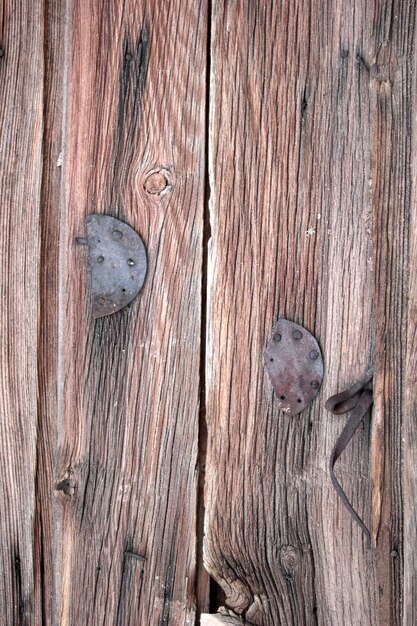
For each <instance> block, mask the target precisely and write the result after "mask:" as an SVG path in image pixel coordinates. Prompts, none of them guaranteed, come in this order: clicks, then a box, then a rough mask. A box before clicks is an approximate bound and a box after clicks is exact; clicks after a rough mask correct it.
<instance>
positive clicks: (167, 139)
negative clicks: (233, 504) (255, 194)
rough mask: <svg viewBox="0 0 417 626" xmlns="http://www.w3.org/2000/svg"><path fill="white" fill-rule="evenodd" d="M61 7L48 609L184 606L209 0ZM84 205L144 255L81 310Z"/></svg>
mask: <svg viewBox="0 0 417 626" xmlns="http://www.w3.org/2000/svg"><path fill="white" fill-rule="evenodd" d="M67 7H68V10H67V32H66V46H67V64H68V66H67V69H66V92H67V102H66V124H65V137H64V141H65V152H64V162H63V178H64V191H63V197H64V199H63V215H62V232H61V266H60V270H61V281H62V283H61V293H62V301H61V303H60V316H61V319H60V347H61V350H60V365H59V370H60V378H59V385H60V397H59V423H58V436H59V457H58V461H57V475H56V483H57V489H58V490H59V491H60V493H59V494H58V497H59V498H60V500H61V506H62V510H61V520H60V527H59V529H58V531H57V535H58V539H57V542H58V545H59V548H58V559H57V561H58V564H59V565H58V573H59V575H58V589H57V597H58V600H59V607H58V611H59V619H60V623H62V624H74V625H79V624H116V623H117V624H118V625H119V624H120V625H122V624H123V625H124V624H126V625H128V624H173V625H174V624H192V623H194V616H195V612H196V605H195V587H196V579H195V571H196V507H197V498H196V496H197V479H198V472H197V452H198V424H199V365H200V320H201V267H202V235H203V200H204V167H205V164H204V149H205V148H204V146H205V142H204V138H205V97H206V93H205V89H206V78H205V68H206V41H207V38H206V11H205V8H204V4H203V5H201V6H200V4H199V3H194V2H185V3H172V2H169V1H168V0H166V1H162V2H158V3H154V2H150V1H149V2H141V3H138V2H135V1H134V0H128V1H126V2H118V1H117V0H113V1H112V2H106V3H99V2H93V3H86V2H83V1H81V0H79V1H76V2H71V3H68V5H67ZM91 212H98V213H106V214H110V215H113V216H114V217H118V218H120V219H123V220H125V221H127V222H128V223H129V224H130V225H132V226H133V227H134V228H135V229H136V230H137V231H138V232H139V233H140V234H141V236H142V238H143V240H144V242H145V245H146V247H147V251H148V257H149V265H148V275H147V278H146V283H145V286H144V288H143V290H142V292H141V295H140V297H139V298H137V299H136V300H135V301H134V303H132V305H131V306H129V307H127V308H126V309H124V310H123V311H121V312H120V313H119V314H116V315H114V316H110V317H107V318H102V319H99V320H96V321H94V320H93V319H92V317H91V308H90V305H89V301H88V284H87V256H86V250H85V248H84V247H83V246H77V244H76V243H75V238H76V237H77V236H80V235H81V236H82V235H83V234H84V233H85V222H84V220H85V216H86V215H87V214H88V213H91ZM86 590H87V591H86ZM81 596H82V600H80V597H81Z"/></svg>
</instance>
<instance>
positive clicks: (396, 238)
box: [370, 1, 417, 625]
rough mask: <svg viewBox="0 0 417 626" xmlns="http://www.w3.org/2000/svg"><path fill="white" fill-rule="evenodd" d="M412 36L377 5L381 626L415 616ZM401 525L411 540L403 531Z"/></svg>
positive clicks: (411, 15) (411, 10)
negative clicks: (412, 584) (411, 363)
mask: <svg viewBox="0 0 417 626" xmlns="http://www.w3.org/2000/svg"><path fill="white" fill-rule="evenodd" d="M415 36H416V3H415V2H409V3H402V2H380V1H378V2H375V3H374V6H373V21H372V44H373V50H374V51H375V53H374V58H373V63H372V65H371V68H370V77H371V94H372V112H373V115H372V130H373V132H372V136H373V151H372V156H373V194H372V198H373V201H372V206H373V224H374V257H375V308H374V316H375V346H376V351H375V378H374V394H375V411H374V421H373V435H374V449H373V452H374V467H373V475H374V482H375V491H374V502H373V508H374V515H375V520H374V534H375V535H376V533H377V531H378V533H379V534H378V588H379V596H380V606H379V623H380V624H390V625H397V624H398V625H400V624H413V623H415V622H416V620H417V613H416V611H415V607H414V609H413V608H412V605H413V604H414V603H415V598H414V600H412V599H411V597H410V587H408V590H407V593H406V596H404V581H405V580H408V583H409V584H410V581H411V580H412V579H413V578H415V567H414V569H413V565H414V563H413V560H414V557H412V558H410V552H411V550H410V544H409V541H410V540H411V541H413V539H414V532H413V531H412V530H410V522H411V524H413V525H414V526H416V520H415V518H414V520H413V521H411V519H410V517H409V515H410V513H412V512H413V510H412V509H411V510H410V506H411V507H412V506H413V505H412V504H410V503H407V504H406V502H407V500H408V499H409V498H411V497H412V495H413V490H414V489H415V482H414V481H413V474H414V472H415V470H414V469H413V465H408V464H405V465H404V464H403V459H404V454H405V455H406V458H407V456H408V455H409V454H410V450H412V449H415V447H416V439H415V437H414V439H413V440H411V439H410V435H413V434H414V425H413V422H414V421H415V406H413V403H412V401H411V400H410V394H411V395H415V392H416V386H415V384H413V383H415V380H414V376H415V374H414V375H413V374H412V373H411V370H410V368H409V365H408V370H407V362H409V361H410V359H411V361H412V360H413V358H414V356H413V351H414V340H413V338H414V337H415V331H416V322H417V320H416V317H415V315H414V316H413V303H414V302H415V299H416V295H417V292H416V285H415V282H414V278H411V281H410V283H409V277H412V276H413V274H415V269H416V265H415V261H416V259H415V256H413V248H412V246H413V240H411V248H410V241H409V240H410V236H414V235H413V231H412V230H410V226H412V225H414V224H415V213H416V207H415V203H412V202H411V200H412V192H411V190H412V182H413V178H412V170H413V169H414V168H415V153H413V149H412V148H413V147H414V139H413V134H414V133H415V111H414V110H413V108H412V106H413V104H415V92H416V76H415V73H414V69H415V68H414V55H415ZM410 250H411V251H410ZM407 300H408V301H409V307H408V308H407ZM407 339H408V342H409V345H408V342H407ZM379 457H380V458H379ZM408 461H410V462H412V457H411V458H410V456H408ZM378 466H379V467H378ZM402 473H404V476H402ZM403 485H404V487H405V489H404V491H403ZM410 488H411V493H410ZM403 503H404V504H403ZM403 506H405V507H406V510H405V511H403ZM378 510H380V514H379V515H377V513H378ZM404 514H405V515H404ZM378 522H379V523H378ZM404 525H405V528H407V531H408V532H407V535H404V534H403V533H404ZM404 550H405V551H406V553H407V558H406V560H404V557H405V554H404ZM414 551H415V543H414V549H413V550H412V552H414ZM413 613H414V616H413V618H412V619H410V618H411V616H412V614H413Z"/></svg>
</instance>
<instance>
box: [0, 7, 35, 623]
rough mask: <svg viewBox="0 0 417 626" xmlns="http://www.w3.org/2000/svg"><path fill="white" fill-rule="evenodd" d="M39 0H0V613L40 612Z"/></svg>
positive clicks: (13, 619)
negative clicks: (36, 529) (37, 535)
mask: <svg viewBox="0 0 417 626" xmlns="http://www.w3.org/2000/svg"><path fill="white" fill-rule="evenodd" d="M42 17H43V3H42V2H30V1H26V0H22V2H19V3H17V4H14V5H12V3H10V2H7V1H3V2H0V48H1V55H0V84H1V90H0V163H1V167H0V207H1V210H0V265H1V276H0V289H1V298H0V328H1V342H0V371H1V383H0V407H1V408H0V411H1V419H0V438H1V446H0V472H1V476H2V480H1V481H0V498H1V502H2V503H3V505H2V515H1V519H0V551H1V563H2V575H1V576H0V622H1V623H2V624H35V623H39V624H40V623H41V619H40V610H41V608H40V606H41V600H40V581H39V578H38V575H37V571H36V567H35V562H36V554H35V553H36V546H35V545H34V520H35V499H36V490H37V484H36V435H37V422H38V409H37V397H38V373H37V340H38V323H39V319H38V306H39V211H40V198H41V180H42V95H43V72H44V63H43V19H42Z"/></svg>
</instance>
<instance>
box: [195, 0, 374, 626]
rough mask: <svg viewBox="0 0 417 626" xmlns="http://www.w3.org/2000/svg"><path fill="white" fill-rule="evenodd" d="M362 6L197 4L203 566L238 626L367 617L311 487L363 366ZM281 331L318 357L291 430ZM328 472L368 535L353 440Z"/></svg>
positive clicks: (364, 563) (359, 451)
mask: <svg viewBox="0 0 417 626" xmlns="http://www.w3.org/2000/svg"><path fill="white" fill-rule="evenodd" d="M369 9H370V7H369V3H366V2H364V1H360V2H355V3H345V2H341V1H336V2H332V3H328V2H323V1H319V0H317V1H313V2H307V1H305V2H303V1H302V2H298V3H252V2H248V1H246V0H235V1H234V2H229V3H223V2H220V1H216V0H215V1H214V3H213V25H212V29H213V37H212V62H211V67H212V73H211V107H210V118H211V122H210V144H211V145H210V164H209V165H210V169H211V181H210V182H211V194H212V195H211V197H212V202H211V228H212V241H211V256H210V272H209V286H210V290H209V303H210V308H209V316H208V319H209V324H210V326H209V338H208V348H207V350H208V372H207V381H208V388H207V419H208V425H209V433H208V441H209V450H208V461H207V489H206V509H207V519H206V542H205V563H206V566H207V568H208V569H209V571H210V573H211V574H212V576H213V577H214V578H215V579H216V581H217V582H218V583H219V584H220V585H221V586H222V587H223V589H224V590H225V592H226V596H227V597H226V606H227V607H228V608H229V609H233V611H234V612H235V613H236V615H244V616H245V619H246V620H247V621H248V622H249V623H251V624H259V625H260V624H262V625H266V624H267V625H271V626H272V625H274V626H275V625H276V624H306V625H308V624H317V623H319V624H362V625H364V626H366V625H368V626H371V625H374V624H376V623H377V619H378V618H377V616H378V611H379V598H378V584H377V581H378V577H377V574H376V569H377V562H376V556H375V554H374V553H373V552H372V551H368V550H367V549H366V545H365V542H364V538H363V536H362V534H361V531H360V530H359V528H358V527H357V526H356V525H355V524H354V523H353V522H352V520H351V519H350V517H349V516H348V514H347V513H346V511H345V509H344V508H343V506H342V505H341V503H340V501H339V500H338V498H337V496H336V494H335V492H334V490H333V488H332V486H331V483H330V479H329V475H328V459H329V457H330V451H331V449H332V447H333V445H334V442H335V441H336V438H337V436H338V434H339V433H340V431H341V428H342V425H343V424H344V421H345V418H344V417H341V418H335V417H334V416H330V415H329V414H328V413H326V411H325V410H324V401H325V399H326V398H328V397H329V396H330V395H332V394H333V393H335V392H336V391H341V390H342V389H345V388H346V387H347V386H349V385H350V384H352V383H353V382H354V381H355V380H357V379H358V378H359V377H360V376H362V375H363V373H364V372H365V371H366V369H367V368H368V367H369V366H370V365H371V364H372V362H373V350H374V342H373V333H372V323H373V321H372V297H373V291H374V279H373V274H372V214H371V213H372V211H371V194H370V191H371V188H370V181H371V178H372V171H371V138H370V128H371V120H370V115H371V99H370V89H369V64H370V59H369V55H370V44H371V42H370V32H369V29H368V24H370V23H371V18H372V17H375V16H371V14H370V12H369ZM370 56H371V57H372V53H371V55H370ZM224 59H227V64H225V62H224ZM280 316H283V317H287V318H290V319H293V320H294V321H296V322H298V323H302V324H303V325H304V326H306V327H307V329H308V330H310V331H311V332H313V333H314V334H315V335H316V336H317V338H318V339H319V341H320V343H321V346H322V348H323V353H324V358H325V364H326V375H325V380H324V385H323V388H322V391H321V393H320V395H319V397H318V398H317V400H316V401H315V402H314V404H313V406H312V407H311V410H309V411H306V412H305V413H303V414H301V415H300V416H299V417H297V418H290V417H288V416H285V415H283V414H282V413H280V411H279V410H278V407H277V402H276V399H275V398H274V396H273V393H272V388H271V385H270V383H269V381H268V379H267V376H266V374H265V371H264V368H263V365H262V353H263V349H264V346H265V344H266V341H267V339H268V338H269V336H270V333H271V329H272V326H273V323H274V321H275V320H276V319H277V318H278V317H280ZM337 471H338V474H339V475H340V476H341V477H342V478H341V479H342V483H343V486H344V488H345V490H346V492H347V493H348V495H349V497H350V498H351V500H352V502H353V504H354V506H355V508H356V509H357V510H358V511H359V512H360V514H361V515H362V516H363V517H364V519H365V521H366V523H367V524H368V525H369V524H370V508H371V507H370V502H371V480H370V468H369V426H368V425H366V426H365V428H364V429H363V430H361V431H359V432H358V433H357V434H356V436H355V438H354V440H353V442H352V444H351V446H350V448H349V449H348V450H346V452H345V453H344V455H343V457H342V459H341V461H340V462H339V463H338V469H337Z"/></svg>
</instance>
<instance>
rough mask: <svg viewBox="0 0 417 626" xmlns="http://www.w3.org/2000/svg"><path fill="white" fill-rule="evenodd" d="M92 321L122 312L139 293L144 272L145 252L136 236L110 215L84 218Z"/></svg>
mask: <svg viewBox="0 0 417 626" xmlns="http://www.w3.org/2000/svg"><path fill="white" fill-rule="evenodd" d="M86 224H87V244H88V252H89V262H90V272H91V298H92V307H93V315H94V317H95V318H99V317H104V316H105V315H111V314H112V313H116V312H117V311H120V309H123V308H124V307H125V306H126V305H127V304H129V303H130V302H131V301H132V300H133V298H134V297H135V296H136V295H137V294H138V293H139V291H140V290H141V289H142V286H143V283H144V281H145V276H146V270H147V258H146V250H145V246H144V245H143V241H142V239H141V238H140V237H139V235H138V233H137V232H136V231H135V230H133V228H131V227H130V226H129V225H128V224H125V222H121V221H120V220H118V219H116V218H114V217H110V216H109V215H97V214H90V215H87V218H86Z"/></svg>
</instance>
